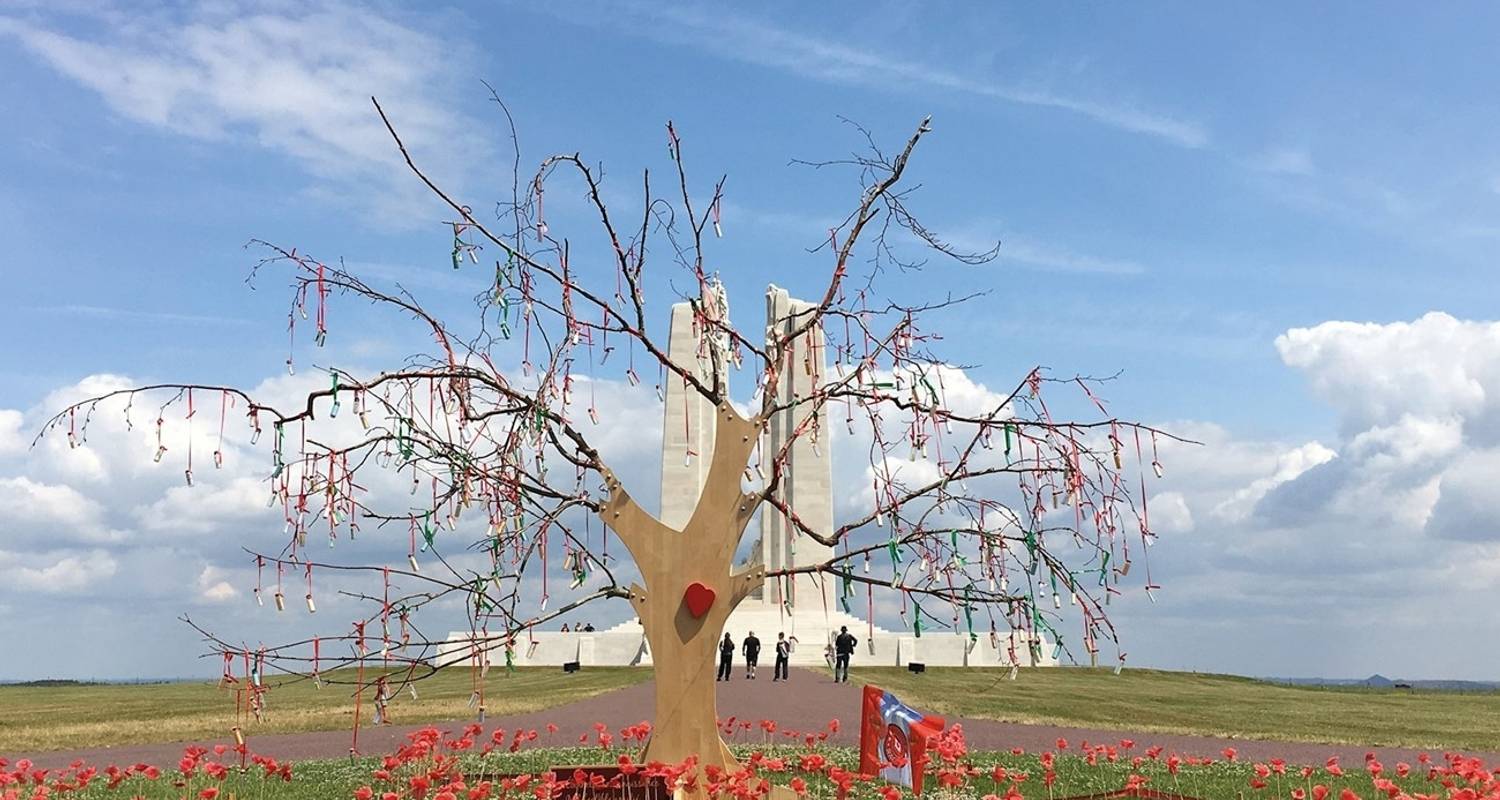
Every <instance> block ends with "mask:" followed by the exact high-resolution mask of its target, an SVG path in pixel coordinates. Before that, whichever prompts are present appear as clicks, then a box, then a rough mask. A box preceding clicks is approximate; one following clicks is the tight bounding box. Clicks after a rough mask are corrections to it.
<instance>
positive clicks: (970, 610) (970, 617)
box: [964, 583, 979, 642]
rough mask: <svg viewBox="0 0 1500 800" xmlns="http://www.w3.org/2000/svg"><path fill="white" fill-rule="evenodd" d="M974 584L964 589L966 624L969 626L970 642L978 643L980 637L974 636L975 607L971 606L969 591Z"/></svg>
mask: <svg viewBox="0 0 1500 800" xmlns="http://www.w3.org/2000/svg"><path fill="white" fill-rule="evenodd" d="M973 587H974V584H972V583H971V584H969V585H968V586H965V587H964V622H965V623H967V624H968V626H969V641H971V642H974V641H978V640H979V637H978V636H976V635H975V634H974V606H972V605H970V604H969V590H970V589H972V588H973Z"/></svg>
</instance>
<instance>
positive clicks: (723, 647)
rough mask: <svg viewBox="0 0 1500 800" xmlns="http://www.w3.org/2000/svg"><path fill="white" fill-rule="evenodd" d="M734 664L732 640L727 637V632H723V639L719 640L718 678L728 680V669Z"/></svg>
mask: <svg viewBox="0 0 1500 800" xmlns="http://www.w3.org/2000/svg"><path fill="white" fill-rule="evenodd" d="M733 665H734V640H733V639H731V638H729V632H728V631H725V632H724V641H722V642H719V678H718V680H721V681H727V680H729V671H730V669H731V668H732V667H733Z"/></svg>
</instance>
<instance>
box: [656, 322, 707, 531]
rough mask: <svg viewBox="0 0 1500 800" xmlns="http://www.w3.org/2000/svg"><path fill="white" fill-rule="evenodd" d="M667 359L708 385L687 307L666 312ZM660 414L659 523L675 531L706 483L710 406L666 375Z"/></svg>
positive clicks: (695, 390)
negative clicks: (669, 318)
mask: <svg viewBox="0 0 1500 800" xmlns="http://www.w3.org/2000/svg"><path fill="white" fill-rule="evenodd" d="M667 357H668V358H670V359H671V360H672V363H674V364H677V365H678V366H680V367H682V368H684V369H689V370H692V371H693V373H694V374H695V375H697V376H698V378H699V379H700V380H702V381H703V382H704V383H708V382H710V381H711V380H712V375H713V366H712V362H711V361H710V360H709V359H708V358H706V357H703V354H700V353H699V338H698V335H697V331H696V330H695V328H694V326H693V306H692V304H690V303H677V304H675V305H673V306H672V323H671V328H670V331H669V333H668V338H667ZM663 380H665V381H666V386H663V387H662V389H663V396H664V397H665V406H666V408H665V411H664V412H663V414H664V417H663V420H662V437H661V438H662V448H661V517H660V519H661V521H662V524H664V525H667V526H669V527H673V528H676V529H678V530H681V529H682V528H683V526H685V525H687V521H688V519H690V518H691V517H692V516H693V509H694V508H695V507H697V505H698V496H699V495H701V494H702V493H703V482H704V481H705V480H707V478H708V464H709V458H710V457H711V456H712V455H713V453H712V450H713V441H714V413H713V406H711V405H709V402H708V401H707V400H705V399H704V398H703V395H701V394H699V393H698V390H697V389H694V388H693V387H692V386H689V385H687V384H686V383H685V382H684V381H683V380H682V378H680V377H678V376H677V375H676V374H674V373H672V372H670V371H668V372H667V373H666V375H665V377H664V378H663Z"/></svg>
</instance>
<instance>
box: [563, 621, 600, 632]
mask: <svg viewBox="0 0 1500 800" xmlns="http://www.w3.org/2000/svg"><path fill="white" fill-rule="evenodd" d="M562 632H563V633H593V632H594V623H592V622H580V623H578V624H577V625H574V626H573V630H571V631H569V630H568V623H566V622H564V623H563V626H562Z"/></svg>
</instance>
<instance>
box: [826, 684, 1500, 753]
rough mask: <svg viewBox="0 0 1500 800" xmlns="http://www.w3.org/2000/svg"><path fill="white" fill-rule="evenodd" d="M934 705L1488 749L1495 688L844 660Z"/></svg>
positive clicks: (1499, 734) (1114, 723) (1249, 733)
mask: <svg viewBox="0 0 1500 800" xmlns="http://www.w3.org/2000/svg"><path fill="white" fill-rule="evenodd" d="M850 674H851V676H852V677H853V679H854V680H855V682H860V681H864V682H867V683H872V684H875V685H877V686H881V687H883V688H886V689H888V690H890V691H892V692H895V693H896V694H897V695H899V696H900V697H901V698H902V699H903V700H905V701H907V702H909V703H911V704H913V705H915V706H917V707H918V708H923V709H926V710H930V711H933V712H936V713H940V714H950V715H959V716H966V717H978V718H983V719H995V720H1002V721H1006V722H1031V723H1046V724H1053V725H1074V726H1081V727H1093V728H1109V729H1116V730H1129V731H1140V732H1159V733H1183V734H1201V735H1208V736H1235V737H1244V738H1254V739H1280V740H1285V741H1308V742H1342V743H1349V744H1360V745H1389V746H1405V747H1416V748H1434V749H1436V750H1437V751H1438V752H1441V751H1442V749H1444V748H1452V749H1463V750H1479V751H1488V752H1495V751H1500V692H1475V693H1460V692H1437V691H1419V692H1413V691H1410V690H1405V689H1402V690H1396V689H1365V688H1343V687H1339V688H1321V687H1302V686H1283V685H1280V684H1272V683H1266V682H1264V681H1257V680H1253V679H1250V678H1236V677H1232V676H1227V675H1200V674H1196V673H1188V672H1162V671H1158V670H1146V669H1127V670H1125V671H1124V672H1122V673H1121V674H1120V675H1118V676H1117V675H1115V674H1114V673H1113V670H1108V669H1086V668H1060V669H1033V670H1023V671H1022V672H1021V675H1020V677H1019V678H1018V679H1017V680H1014V681H1010V680H1005V673H1004V672H1002V671H999V670H981V669H961V668H936V667H935V668H930V669H928V670H927V671H926V672H925V673H923V674H921V675H915V674H913V673H911V672H908V671H906V670H904V669H897V668H885V667H873V668H864V669H859V668H856V669H853V670H851V672H850Z"/></svg>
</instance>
